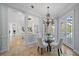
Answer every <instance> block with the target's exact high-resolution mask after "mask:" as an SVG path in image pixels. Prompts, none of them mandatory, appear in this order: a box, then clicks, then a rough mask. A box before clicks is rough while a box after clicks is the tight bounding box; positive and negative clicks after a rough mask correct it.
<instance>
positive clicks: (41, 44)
mask: <svg viewBox="0 0 79 59" xmlns="http://www.w3.org/2000/svg"><path fill="white" fill-rule="evenodd" d="M38 46H39V47H40V46H43V42H42V38H38Z"/></svg>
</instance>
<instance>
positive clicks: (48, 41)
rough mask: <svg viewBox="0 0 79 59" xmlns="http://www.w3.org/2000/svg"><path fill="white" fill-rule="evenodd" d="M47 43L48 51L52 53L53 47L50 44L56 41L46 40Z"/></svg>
mask: <svg viewBox="0 0 79 59" xmlns="http://www.w3.org/2000/svg"><path fill="white" fill-rule="evenodd" d="M45 42H46V43H48V46H47V51H50V52H51V46H50V43H52V42H54V40H45Z"/></svg>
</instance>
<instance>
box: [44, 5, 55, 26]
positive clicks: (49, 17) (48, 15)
mask: <svg viewBox="0 0 79 59" xmlns="http://www.w3.org/2000/svg"><path fill="white" fill-rule="evenodd" d="M44 23H46V25H47V26H49V24H52V25H53V24H54V21H53V19H52V18H51V16H50V13H49V6H47V14H46V16H45V19H44Z"/></svg>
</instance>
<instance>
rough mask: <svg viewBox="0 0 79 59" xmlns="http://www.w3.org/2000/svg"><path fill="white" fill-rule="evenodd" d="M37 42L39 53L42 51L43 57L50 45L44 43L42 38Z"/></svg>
mask: <svg viewBox="0 0 79 59" xmlns="http://www.w3.org/2000/svg"><path fill="white" fill-rule="evenodd" d="M37 41H38V48H37V50H38V51H39V49H41V55H42V54H43V49H45V48H47V46H48V45H47V44H45V43H44V42H43V39H42V38H38V40H37Z"/></svg>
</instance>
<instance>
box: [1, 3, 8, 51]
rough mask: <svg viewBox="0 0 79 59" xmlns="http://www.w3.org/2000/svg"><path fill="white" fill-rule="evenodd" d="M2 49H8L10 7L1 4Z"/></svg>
mask: <svg viewBox="0 0 79 59" xmlns="http://www.w3.org/2000/svg"><path fill="white" fill-rule="evenodd" d="M0 34H1V35H0V51H1V52H3V51H7V50H8V8H7V7H5V6H4V5H2V4H0Z"/></svg>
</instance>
